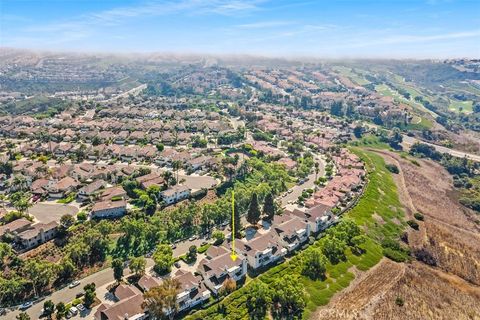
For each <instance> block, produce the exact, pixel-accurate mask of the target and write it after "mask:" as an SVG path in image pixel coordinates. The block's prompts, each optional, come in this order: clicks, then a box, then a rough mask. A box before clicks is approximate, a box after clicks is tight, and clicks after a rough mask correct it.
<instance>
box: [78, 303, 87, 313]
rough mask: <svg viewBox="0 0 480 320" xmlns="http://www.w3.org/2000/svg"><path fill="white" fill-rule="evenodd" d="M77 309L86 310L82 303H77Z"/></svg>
mask: <svg viewBox="0 0 480 320" xmlns="http://www.w3.org/2000/svg"><path fill="white" fill-rule="evenodd" d="M77 309H78V311H80V312H82V311H84V310H86V309H87V308H85V306H84V305H83V304H77Z"/></svg>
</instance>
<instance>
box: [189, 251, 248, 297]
mask: <svg viewBox="0 0 480 320" xmlns="http://www.w3.org/2000/svg"><path fill="white" fill-rule="evenodd" d="M210 248H212V247H210ZM210 248H209V250H207V257H206V258H205V259H203V260H202V261H200V263H199V265H198V269H197V271H198V272H199V273H200V274H201V275H202V276H203V279H204V282H205V285H206V286H207V288H209V289H210V290H211V291H212V292H213V293H214V294H218V292H219V290H220V289H221V288H222V286H223V283H224V282H225V280H227V279H233V280H235V281H240V280H242V279H243V278H244V277H245V275H246V274H247V259H246V258H244V257H243V256H242V255H238V256H237V259H236V260H235V261H233V260H232V258H231V257H230V251H228V250H227V249H226V248H214V250H210Z"/></svg>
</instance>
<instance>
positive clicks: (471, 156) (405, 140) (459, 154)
mask: <svg viewBox="0 0 480 320" xmlns="http://www.w3.org/2000/svg"><path fill="white" fill-rule="evenodd" d="M415 142H421V143H424V144H428V145H429V146H432V147H434V148H435V150H437V151H438V152H441V153H448V154H450V155H452V156H454V157H459V158H464V157H467V158H468V159H471V160H473V161H477V162H480V156H479V155H476V154H471V153H466V152H463V151H459V150H454V149H450V148H447V147H443V146H439V145H436V144H433V143H428V142H425V141H423V140H419V139H417V138H414V137H409V136H407V135H404V136H403V144H404V145H405V146H408V147H410V146H411V145H413V144H414V143H415Z"/></svg>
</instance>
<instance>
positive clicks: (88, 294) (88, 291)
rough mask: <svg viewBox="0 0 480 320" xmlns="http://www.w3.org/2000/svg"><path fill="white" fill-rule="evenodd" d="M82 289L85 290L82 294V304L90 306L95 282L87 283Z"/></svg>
mask: <svg viewBox="0 0 480 320" xmlns="http://www.w3.org/2000/svg"><path fill="white" fill-rule="evenodd" d="M83 290H84V292H85V294H84V296H83V304H84V305H85V306H86V307H87V308H90V306H91V305H92V304H93V303H94V302H95V297H96V293H95V290H96V287H95V283H94V282H92V283H89V284H87V285H86V286H85V287H83Z"/></svg>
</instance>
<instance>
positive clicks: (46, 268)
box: [23, 259, 56, 296]
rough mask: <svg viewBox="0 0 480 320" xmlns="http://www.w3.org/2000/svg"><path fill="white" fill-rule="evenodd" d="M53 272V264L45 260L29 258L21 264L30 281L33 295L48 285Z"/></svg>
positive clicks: (54, 269)
mask: <svg viewBox="0 0 480 320" xmlns="http://www.w3.org/2000/svg"><path fill="white" fill-rule="evenodd" d="M55 272H56V268H55V266H54V264H53V263H51V262H48V261H45V260H39V259H30V260H27V262H26V263H25V265H24V266H23V273H24V275H25V276H26V278H27V279H29V280H30V282H31V283H32V287H33V292H34V294H35V296H37V294H38V293H39V292H41V291H43V289H45V288H46V287H48V286H49V285H50V282H51V281H52V280H53V277H54V276H55Z"/></svg>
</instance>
